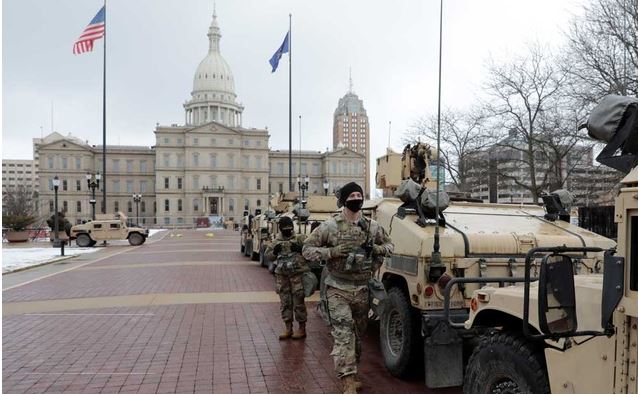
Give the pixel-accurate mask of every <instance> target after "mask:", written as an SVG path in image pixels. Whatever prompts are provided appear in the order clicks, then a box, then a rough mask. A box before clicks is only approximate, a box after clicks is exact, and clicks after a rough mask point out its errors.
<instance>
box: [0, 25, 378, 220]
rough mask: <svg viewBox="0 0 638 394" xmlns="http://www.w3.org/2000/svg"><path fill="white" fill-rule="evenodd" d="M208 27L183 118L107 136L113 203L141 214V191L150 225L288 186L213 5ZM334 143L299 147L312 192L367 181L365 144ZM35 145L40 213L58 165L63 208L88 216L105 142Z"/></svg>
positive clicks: (227, 212) (232, 212) (226, 210)
mask: <svg viewBox="0 0 638 394" xmlns="http://www.w3.org/2000/svg"><path fill="white" fill-rule="evenodd" d="M207 36H208V41H209V48H208V53H207V54H206V56H205V57H204V59H203V60H202V61H201V62H200V63H199V66H197V69H196V71H195V75H194V77H193V89H192V92H191V97H190V99H189V100H188V101H186V103H185V104H184V111H185V116H184V124H183V125H178V124H173V125H171V126H162V125H157V126H156V128H155V130H154V133H155V145H154V146H152V147H146V146H119V145H117V146H116V145H107V148H106V152H107V154H106V156H107V160H106V172H107V174H106V193H107V201H106V205H107V206H106V212H107V213H111V212H117V211H122V212H124V213H126V214H127V215H128V216H129V217H133V216H135V207H134V205H133V198H132V196H133V194H141V195H142V200H141V202H140V204H139V216H140V220H139V222H140V224H143V225H147V226H153V225H158V226H173V225H192V224H193V223H195V222H196V221H197V218H200V217H209V218H211V219H213V220H219V219H221V218H232V219H234V221H235V222H236V223H237V222H238V221H239V220H240V218H241V216H242V215H243V212H244V210H248V211H250V212H254V211H255V209H257V208H260V209H262V210H265V209H266V208H267V206H268V201H269V199H270V197H271V196H272V195H274V194H275V193H277V192H283V191H288V185H287V183H288V151H287V150H285V151H284V150H271V149H270V148H269V144H268V142H269V137H270V136H269V134H268V130H262V129H256V128H246V127H244V126H243V125H242V112H243V110H244V108H243V106H242V105H241V104H239V102H238V101H237V94H236V92H235V80H234V76H233V73H232V71H231V68H230V66H229V65H228V63H227V62H226V60H224V58H223V57H222V55H221V52H220V39H221V32H220V29H219V25H218V22H217V15H216V14H215V13H213V18H212V22H211V25H210V27H209V28H208V34H207ZM349 94H350V95H352V93H351V92H349ZM347 96H348V95H347ZM354 99H356V100H358V97H356V95H355V96H354V98H353V100H354ZM342 100H343V99H342ZM340 105H341V106H343V103H340ZM335 116H336V115H335ZM366 118H367V117H366ZM367 132H368V131H367V130H366V134H367ZM329 133H330V131H329V130H327V131H326V134H327V135H328V134H329ZM366 137H367V135H366ZM366 139H367V138H366ZM366 143H368V141H366ZM333 144H334V147H335V149H333V150H332V151H327V152H323V153H322V152H318V151H301V152H299V151H294V152H293V158H294V160H293V169H292V176H293V180H296V179H297V176H301V178H302V180H303V179H304V178H306V177H307V179H308V192H309V193H321V194H323V193H324V192H325V190H324V183H327V184H328V185H329V188H328V189H329V190H328V192H330V193H332V192H333V191H334V189H336V188H338V187H340V186H342V185H344V184H345V183H347V182H350V181H352V180H354V181H356V182H358V183H360V184H361V185H362V186H364V190H367V191H369V190H370V188H369V187H370V185H367V184H366V181H368V180H367V179H366V175H365V173H367V168H368V165H367V160H366V156H367V155H366V153H367V152H365V149H364V152H365V153H364V152H356V151H355V150H352V149H351V147H350V146H348V145H347V144H342V143H339V144H337V141H333ZM33 155H34V160H33V166H32V169H33V171H34V172H35V176H33V178H32V180H29V182H32V187H33V189H34V192H36V193H37V196H38V197H37V201H36V205H37V207H36V208H37V210H38V215H39V216H40V217H41V218H44V217H48V216H50V215H51V214H53V210H54V208H53V199H54V192H53V187H52V180H53V178H54V177H55V176H56V175H57V176H58V177H59V179H60V180H61V184H60V188H59V190H58V201H59V205H60V210H62V211H65V212H66V216H67V218H68V219H69V221H71V223H77V222H80V221H81V220H86V219H90V217H91V206H90V203H89V200H90V198H91V197H90V193H91V191H90V189H89V188H88V186H87V181H86V176H87V173H96V172H98V171H101V169H102V146H101V145H90V144H89V143H88V141H83V140H81V139H79V138H76V137H74V136H71V135H70V134H69V135H67V136H63V135H61V134H59V133H56V132H54V133H51V134H49V135H47V136H46V137H43V138H35V139H34V140H33ZM10 170H11V168H10V167H6V166H5V165H3V174H2V176H3V181H4V182H3V185H4V184H9V181H10V178H13V180H12V182H15V181H16V176H17V175H18V174H16V173H15V172H13V173H10V172H9V171H10ZM14 170H15V168H14ZM29 182H26V184H27V186H29V184H28V183H29ZM103 183H104V182H101V184H100V190H97V191H96V195H97V196H96V200H97V204H96V212H98V213H99V212H102V207H101V204H102V198H101V196H102V190H101V189H102V187H103ZM294 187H295V189H297V182H294ZM5 192H8V190H6V189H5V190H3V194H4V193H5Z"/></svg>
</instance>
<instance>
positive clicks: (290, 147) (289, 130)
mask: <svg viewBox="0 0 638 394" xmlns="http://www.w3.org/2000/svg"><path fill="white" fill-rule="evenodd" d="M288 190H289V191H293V190H294V186H293V184H292V14H288Z"/></svg>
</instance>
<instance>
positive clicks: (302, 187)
mask: <svg viewBox="0 0 638 394" xmlns="http://www.w3.org/2000/svg"><path fill="white" fill-rule="evenodd" d="M303 181H304V183H301V177H300V176H298V177H297V185H298V186H299V190H301V199H302V200H303V199H304V197H305V192H306V190H308V182H310V178H309V177H308V175H305V176H304V178H303Z"/></svg>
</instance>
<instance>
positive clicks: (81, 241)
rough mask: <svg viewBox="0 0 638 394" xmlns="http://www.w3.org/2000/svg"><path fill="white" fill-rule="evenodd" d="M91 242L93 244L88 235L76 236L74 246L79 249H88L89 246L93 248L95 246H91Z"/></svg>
mask: <svg viewBox="0 0 638 394" xmlns="http://www.w3.org/2000/svg"><path fill="white" fill-rule="evenodd" d="M92 242H95V241H93V240H92V239H91V237H89V234H78V236H77V238H76V239H75V244H76V245H77V246H79V247H81V248H88V247H89V246H93V245H95V244H92Z"/></svg>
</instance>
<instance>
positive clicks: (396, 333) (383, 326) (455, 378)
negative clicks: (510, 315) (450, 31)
mask: <svg viewBox="0 0 638 394" xmlns="http://www.w3.org/2000/svg"><path fill="white" fill-rule="evenodd" d="M436 159H437V153H436V151H435V150H433V149H431V148H430V147H429V146H428V145H427V144H423V143H418V144H416V145H413V146H410V145H408V146H406V147H405V149H404V151H403V153H402V154H399V153H395V152H392V151H388V153H387V154H386V155H385V156H383V157H381V158H379V159H378V160H377V175H376V181H377V187H378V188H382V189H384V195H386V196H389V195H392V194H394V193H396V192H398V194H400V197H401V199H399V198H393V197H385V198H382V199H379V200H374V201H369V202H366V204H365V205H364V210H365V211H366V213H367V214H369V215H370V216H371V217H372V218H373V219H375V220H377V221H378V222H379V224H380V225H381V226H383V227H384V229H385V230H386V231H387V233H388V234H389V235H390V237H391V239H392V242H393V243H394V247H395V248H394V254H393V255H392V256H391V257H389V258H386V259H385V261H384V264H383V265H382V267H381V269H380V272H379V278H380V279H381V280H382V281H383V283H384V285H385V287H386V290H387V294H388V299H387V301H386V303H385V306H384V308H383V310H382V312H381V314H380V346H381V351H382V354H383V360H384V364H385V366H386V368H387V369H388V370H389V371H390V372H391V373H392V374H393V375H395V376H399V377H403V376H405V375H407V374H408V373H409V372H410V371H411V370H413V369H415V366H419V367H418V368H424V370H425V383H426V386H428V387H430V388H437V387H448V386H459V385H461V384H462V383H463V372H464V360H466V359H467V357H468V355H469V353H468V352H469V351H470V350H471V347H472V343H473V340H474V339H475V338H476V337H477V336H478V335H479V334H480V331H479V330H478V329H473V330H468V329H465V328H463V327H457V326H453V325H452V324H451V323H450V322H449V320H450V319H452V320H453V321H464V320H465V319H467V317H468V316H469V311H470V307H471V303H472V294H473V292H474V290H477V289H479V288H480V285H481V284H480V283H478V282H481V281H487V280H489V278H492V277H498V278H503V277H504V278H511V282H515V281H516V280H517V279H516V278H519V277H520V275H522V272H523V269H524V266H525V256H526V254H527V253H528V252H529V251H530V250H532V249H535V248H539V247H545V246H554V245H564V246H566V247H597V248H601V249H608V248H611V247H613V246H615V242H614V241H612V240H609V239H606V238H604V237H601V236H599V235H596V234H594V233H591V232H589V231H586V230H584V229H582V228H579V227H577V226H574V225H572V224H570V223H569V218H568V215H565V214H564V213H565V212H564V211H565V209H563V210H561V215H556V214H554V212H547V211H546V210H545V209H543V208H542V207H539V206H535V205H506V204H487V203H477V202H468V201H455V200H454V199H451V201H448V198H447V197H446V194H445V193H443V192H441V193H440V199H439V203H440V204H439V210H440V214H439V217H436V216H435V214H436V209H435V208H436V207H435V204H436V201H435V197H434V196H435V194H436V192H435V190H436V184H435V183H434V182H433V177H432V175H431V173H430V170H429V165H430V162H431V161H436ZM552 199H553V200H556V199H558V200H559V198H558V197H557V196H554V197H552ZM553 200H552V201H553ZM557 203H558V204H560V203H561V202H560V201H558V202H557ZM563 203H565V202H563ZM563 208H568V207H566V206H565V207H563ZM567 211H568V209H567ZM437 225H438V231H437V229H436V228H437ZM437 232H438V234H439V236H438V237H437V235H436V234H437ZM437 246H438V251H439V254H437V253H433V252H434V251H435V247H437ZM573 262H574V270H575V272H577V273H579V275H582V274H585V273H590V272H598V271H600V270H601V268H602V262H603V254H602V252H588V253H586V254H584V253H583V254H581V255H579V256H576V257H575V258H574V261H573ZM455 278H475V279H477V281H475V282H473V283H466V284H462V286H457V287H455V289H454V291H453V292H451V294H450V297H449V300H448V301H449V303H448V308H447V309H446V308H444V292H443V290H444V289H445V287H446V285H447V284H448V283H449V282H450V281H452V280H454V279H455ZM502 280H503V279H501V281H502ZM506 282H507V281H506ZM449 316H451V317H450V318H448V317H449ZM505 323H507V322H505V321H503V322H501V324H505ZM504 392H507V391H504Z"/></svg>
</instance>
